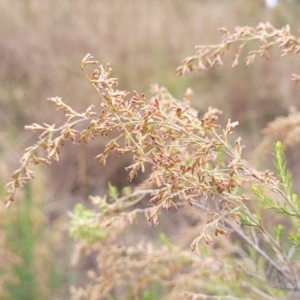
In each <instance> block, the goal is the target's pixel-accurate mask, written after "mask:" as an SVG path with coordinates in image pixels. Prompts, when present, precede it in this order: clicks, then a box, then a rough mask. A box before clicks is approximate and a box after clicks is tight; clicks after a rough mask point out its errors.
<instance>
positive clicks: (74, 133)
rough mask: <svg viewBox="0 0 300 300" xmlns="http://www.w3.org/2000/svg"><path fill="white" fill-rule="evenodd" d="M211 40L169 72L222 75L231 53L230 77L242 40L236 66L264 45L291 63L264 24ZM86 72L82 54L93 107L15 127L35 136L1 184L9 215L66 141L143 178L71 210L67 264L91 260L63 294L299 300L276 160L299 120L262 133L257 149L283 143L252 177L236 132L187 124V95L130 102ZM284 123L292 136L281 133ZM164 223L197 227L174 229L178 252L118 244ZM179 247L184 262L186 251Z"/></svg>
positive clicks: (286, 196)
mask: <svg viewBox="0 0 300 300" xmlns="http://www.w3.org/2000/svg"><path fill="white" fill-rule="evenodd" d="M220 31H221V33H222V34H223V41H222V43H220V44H218V45H204V46H197V47H196V49H197V52H196V54H195V55H193V56H191V57H188V58H186V59H185V60H184V61H183V64H182V65H181V66H180V67H179V68H178V69H177V73H178V74H180V75H184V74H185V73H187V72H198V71H201V70H204V69H208V68H211V67H213V66H214V65H216V64H218V65H222V64H223V56H224V54H225V52H226V51H227V50H228V49H229V48H232V47H234V45H237V47H236V49H235V54H234V58H233V63H232V67H233V68H234V67H236V66H237V65H238V63H239V59H240V55H241V53H242V51H243V49H244V48H245V46H246V45H247V44H248V43H252V42H253V41H256V42H257V49H255V50H252V51H250V52H248V53H246V58H245V61H246V64H247V65H250V64H251V63H253V62H254V60H255V58H256V57H257V56H260V57H265V58H267V59H269V57H270V55H269V50H270V49H271V48H272V47H275V46H278V47H279V49H280V51H281V56H287V55H290V54H293V53H295V54H297V55H299V53H300V39H299V38H296V37H295V36H293V35H291V33H290V29H289V27H288V26H286V27H284V28H282V29H279V30H278V29H275V28H274V27H272V26H271V25H270V24H268V23H267V24H259V25H258V26H257V27H255V28H250V27H238V28H236V29H235V32H234V33H230V32H229V31H228V30H227V29H225V28H222V29H220ZM97 63H98V62H97V61H95V60H94V59H93V57H92V56H91V55H90V54H88V55H87V56H86V57H85V58H84V59H83V60H82V64H81V68H82V71H83V74H84V76H85V78H86V79H87V80H88V81H89V82H90V84H91V85H92V86H93V88H94V89H95V90H96V92H97V93H98V95H99V103H98V104H95V105H92V106H90V107H88V108H87V109H86V111H84V112H77V111H75V110H74V109H73V108H72V107H70V106H68V105H67V104H65V103H64V102H63V101H62V99H61V98H59V97H52V98H49V99H48V100H49V101H50V102H51V103H53V104H54V105H55V106H56V108H57V110H59V111H61V112H62V113H64V114H65V117H66V122H65V124H63V125H61V126H56V125H55V124H53V125H49V124H36V123H35V124H32V125H31V126H26V129H27V130H31V131H36V132H39V133H40V135H39V138H38V141H37V142H36V144H34V145H33V146H31V147H28V148H27V149H26V151H25V153H24V156H23V157H22V159H21V167H20V168H19V169H18V170H16V171H15V172H14V173H13V175H12V179H11V181H10V182H9V183H8V184H7V190H8V198H7V202H6V203H7V206H9V205H10V204H11V203H12V202H13V201H14V199H15V197H16V194H17V191H18V190H19V189H20V188H21V187H22V186H23V185H24V184H25V183H27V182H28V181H29V180H31V179H32V178H33V177H34V172H33V171H32V170H31V167H30V166H31V165H33V164H42V165H48V164H50V163H51V162H52V161H58V160H59V154H60V151H61V148H62V146H63V145H64V143H65V142H67V141H70V142H72V143H74V144H79V143H88V142H89V141H90V140H93V139H97V138H101V137H107V136H108V137H109V142H108V143H107V145H106V147H105V149H104V151H102V152H101V153H99V155H97V156H96V157H95V159H96V160H97V162H98V163H99V165H100V166H101V165H104V164H105V163H106V161H107V158H108V156H109V155H110V154H112V153H113V154H114V155H117V156H123V155H128V156H130V157H131V160H132V163H131V165H129V166H127V168H126V169H127V170H128V179H129V180H133V179H134V178H135V177H139V176H140V175H141V173H142V172H145V173H146V174H147V178H146V180H145V181H144V182H143V183H142V184H141V185H139V186H137V187H135V188H126V189H124V190H123V191H122V193H119V192H118V191H117V190H116V188H114V187H113V186H110V187H109V192H108V195H107V196H104V197H99V196H98V197H91V200H92V202H93V203H94V204H95V206H96V209H95V210H88V209H86V208H84V207H83V206H82V205H77V206H76V207H75V209H74V211H73V212H72V213H71V217H72V223H71V228H70V232H71V234H72V235H73V236H74V237H75V239H76V240H77V246H76V249H75V251H74V256H73V263H74V264H76V263H77V262H78V261H79V260H80V259H82V257H83V255H84V254H85V253H91V252H96V266H95V268H94V269H93V270H91V271H90V272H89V273H88V277H89V283H88V284H87V286H85V287H72V288H71V291H72V295H73V299H81V298H82V299H103V298H105V297H108V299H110V298H111V299H113V297H114V296H115V297H117V299H132V298H134V299H140V298H143V299H151V291H150V292H146V291H147V289H149V287H150V286H151V284H153V283H158V284H159V286H160V288H161V294H165V297H166V299H176V298H177V297H178V298H184V299H240V298H241V299H246V298H247V299H249V297H251V298H253V299H258V298H259V299H278V297H280V299H282V298H284V297H288V295H289V293H298V292H299V279H298V273H299V264H298V263H297V259H298V247H299V244H300V236H299V231H298V224H299V218H300V204H299V203H300V201H299V197H298V196H297V195H296V194H294V193H293V189H292V184H291V182H292V177H291V174H290V173H289V171H288V170H287V167H286V160H285V156H284V146H285V145H286V143H287V141H286V139H285V138H288V143H289V144H290V143H291V140H292V136H296V137H295V139H294V140H296V139H297V135H296V134H295V132H298V131H299V123H296V124H295V122H294V120H295V119H299V114H298V112H297V111H295V110H294V111H293V112H292V113H291V115H290V116H288V117H285V118H283V117H281V118H280V119H277V120H275V121H273V122H272V123H271V124H269V126H268V127H267V129H266V133H267V136H266V141H273V140H274V139H275V140H276V139H277V138H278V137H283V139H282V141H277V142H276V143H275V146H274V165H275V169H274V173H273V172H271V171H268V170H266V171H261V170H258V169H257V168H255V167H254V166H252V165H250V163H249V162H248V161H247V160H245V159H244V157H243V145H242V142H241V138H233V136H234V135H233V134H232V133H233V131H234V128H235V127H236V126H237V125H238V122H236V121H231V120H228V123H227V125H226V126H224V127H223V126H221V125H220V124H218V116H219V115H220V114H221V111H220V110H219V109H216V108H211V107H210V108H208V110H207V112H206V113H205V114H204V115H201V116H200V115H198V112H197V111H195V110H194V109H193V108H192V107H191V106H190V101H191V99H192V97H193V92H192V91H191V90H190V89H187V91H186V93H185V95H184V96H183V99H181V100H179V99H175V98H174V97H173V96H172V95H171V94H170V93H169V92H168V90H167V89H166V88H164V87H159V86H158V85H153V86H152V87H151V93H152V95H151V96H149V97H147V96H146V95H144V94H139V93H137V92H135V91H134V92H133V94H132V95H130V94H129V93H128V92H127V91H120V90H118V89H117V86H118V80H117V79H116V78H113V77H112V76H111V71H112V69H111V68H110V66H109V65H107V66H105V67H104V66H100V67H99V69H95V70H94V71H92V72H90V66H91V65H92V66H93V65H95V64H97ZM292 80H293V81H294V82H298V81H300V76H299V75H297V74H292ZM292 116H293V117H292ZM288 124H290V125H291V124H293V126H290V129H289V131H288V132H286V128H288ZM281 131H284V132H286V134H285V136H283V135H282V134H281V135H280V134H279V132H281ZM145 201H146V202H147V205H145ZM268 209H272V210H268ZM169 210H170V212H166V211H169ZM175 212H176V213H175ZM174 214H176V215H178V214H182V215H183V216H184V218H185V219H187V220H194V221H195V224H196V225H195V226H185V227H183V229H182V230H181V231H180V233H179V234H178V235H179V236H178V243H176V242H171V241H170V240H169V239H168V238H167V237H166V236H165V235H164V234H161V236H160V241H161V243H160V245H153V244H151V243H150V242H149V240H148V241H147V238H145V236H144V237H143V236H142V237H141V238H140V239H136V238H135V239H133V240H134V242H133V241H131V242H130V241H128V239H126V238H125V237H126V234H127V232H128V231H130V230H133V231H134V230H137V228H138V226H137V222H139V224H140V223H141V222H142V220H141V218H140V217H139V216H140V215H142V216H143V215H144V216H145V217H146V220H147V221H148V222H150V223H151V224H153V226H157V225H158V224H159V222H160V219H161V218H162V217H164V218H168V216H169V215H174ZM270 216H272V217H273V216H274V218H275V219H276V223H277V225H276V226H275V227H274V226H272V227H271V228H270V223H269V219H270ZM186 237H189V238H190V245H191V246H190V250H191V251H189V250H188V249H186V247H185V242H184V238H186ZM203 241H204V242H205V243H204V244H203ZM205 244H206V245H205ZM214 245H216V246H214ZM207 247H208V248H207ZM216 297H217V298H216ZM235 297H240V298H235Z"/></svg>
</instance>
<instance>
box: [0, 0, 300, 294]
mask: <svg viewBox="0 0 300 300" xmlns="http://www.w3.org/2000/svg"><path fill="white" fill-rule="evenodd" d="M275 2H276V1H275ZM277 2H278V3H277V5H275V6H274V7H273V8H271V7H270V6H268V5H266V3H265V1H261V0H244V1H241V0H164V1H161V0H151V1H150V0H127V1H120V0H119V1H117V0H64V1H58V0H51V1H50V0H0V141H1V143H0V159H1V160H0V194H1V198H2V201H1V207H0V226H1V227H0V231H1V235H0V249H1V250H0V295H1V299H14V300H18V299H22V300H26V299H28V300H29V299H30V300H32V299H68V297H69V287H70V286H71V285H73V284H78V283H79V284H80V282H81V280H84V279H82V276H81V272H83V271H84V270H85V269H87V268H88V267H89V265H83V266H81V269H80V268H79V269H76V270H75V269H72V268H71V267H70V253H71V252H72V248H73V241H72V239H70V238H69V237H68V234H67V229H68V222H69V217H68V212H69V211H70V210H72V208H73V206H74V204H76V203H84V204H85V205H86V206H90V200H89V199H88V196H89V195H97V194H101V195H102V194H104V193H105V191H106V189H107V185H108V182H111V183H112V184H113V185H115V186H117V187H118V188H122V187H123V186H125V185H128V184H129V183H128V182H127V179H126V172H125V170H124V167H125V166H126V164H127V162H126V161H125V160H124V159H120V160H115V159H112V160H110V161H109V163H108V164H107V166H106V167H103V168H99V167H98V166H97V164H95V161H94V159H93V157H94V156H95V155H97V154H99V153H100V152H101V149H103V146H104V145H105V143H106V140H105V139H99V140H97V141H95V142H93V143H90V144H88V145H84V146H74V145H66V146H65V147H64V151H62V153H61V161H60V162H59V163H58V164H53V165H51V166H50V167H48V168H46V169H42V168H38V169H36V172H37V173H36V179H35V180H34V182H33V183H32V184H30V185H29V186H27V187H26V188H24V190H23V192H22V194H21V195H20V197H19V198H20V199H19V200H20V201H18V202H17V203H16V204H15V205H13V207H12V208H11V209H9V210H8V211H7V210H5V209H4V208H3V203H4V200H5V182H7V181H8V179H9V176H10V174H11V172H12V171H13V170H15V169H16V168H18V165H19V160H20V158H21V156H22V153H23V151H24V149H25V148H26V147H28V146H29V145H31V144H32V143H34V141H35V140H36V138H37V136H36V135H34V134H33V133H31V132H25V131H24V126H25V125H28V124H31V123H33V122H36V123H42V122H46V123H48V124H54V123H56V124H59V123H61V122H63V121H64V116H63V115H62V114H61V113H60V112H57V111H56V109H55V108H54V107H53V106H52V105H51V103H49V102H47V101H46V98H48V97H51V96H60V97H62V98H63V101H65V102H66V103H67V104H69V105H70V106H72V107H73V108H75V109H77V110H79V111H80V110H82V111H84V110H85V108H86V107H87V106H88V105H90V104H96V106H97V105H99V99H98V97H97V94H96V93H95V91H94V90H93V89H92V88H91V86H90V84H89V83H88V82H87V80H86V79H84V77H83V75H82V73H81V70H80V62H81V60H82V58H83V57H84V56H85V55H86V54H87V53H91V54H92V55H93V56H94V57H95V59H97V60H99V62H100V63H101V64H106V63H107V62H109V63H110V65H111V66H112V68H113V70H114V71H113V75H114V77H117V78H119V82H120V89H125V90H128V91H132V90H137V91H138V92H140V93H141V92H144V93H145V94H146V95H147V94H149V92H148V90H149V87H150V84H152V83H158V84H159V85H161V86H165V87H167V88H168V89H169V91H170V92H171V93H172V94H173V95H174V96H175V97H178V98H180V97H182V96H183V94H184V92H185V90H186V89H187V88H188V87H191V88H192V89H193V90H194V92H195V97H194V100H193V103H192V104H193V106H194V107H195V108H197V109H198V110H199V111H200V115H201V113H204V112H205V111H206V110H207V108H208V106H213V107H217V108H219V109H221V110H222V111H223V112H224V113H223V116H222V119H221V120H220V122H226V120H227V119H228V118H231V119H232V120H237V121H239V123H240V126H239V127H238V128H237V133H236V134H237V135H239V136H241V137H242V139H243V144H245V145H246V150H245V155H246V157H247V159H249V160H251V161H254V162H255V163H256V164H257V165H258V167H261V168H265V167H271V165H270V161H272V157H271V155H270V153H271V151H272V150H271V149H269V151H268V152H267V153H261V155H260V157H259V158H260V160H257V155H255V157H254V155H253V153H255V150H256V147H257V146H258V145H259V143H260V141H261V140H262V139H263V134H262V129H263V128H264V127H265V126H266V125H267V123H268V122H270V121H272V120H274V119H275V118H276V117H277V116H279V115H287V114H288V110H289V108H290V107H291V106H294V107H296V108H298V109H299V108H300V104H299V103H300V102H299V100H298V99H299V95H300V89H299V87H297V86H296V87H295V86H294V85H293V84H292V83H291V82H290V80H289V78H290V75H291V73H293V72H299V60H298V58H297V57H290V58H285V59H282V58H280V55H279V51H276V50H274V51H272V53H271V54H272V58H271V62H268V61H264V60H257V61H256V62H255V63H254V65H252V66H251V67H249V68H247V67H246V66H245V65H244V63H243V62H241V63H240V65H239V66H238V67H237V68H236V69H234V70H231V68H230V59H231V57H232V53H229V54H228V56H227V57H228V63H226V64H225V66H224V67H222V68H221V67H215V68H213V69H212V70H209V71H206V72H203V73H201V74H198V75H197V76H192V75H191V76H185V77H178V76H177V75H176V74H175V69H176V67H177V66H179V65H180V63H181V61H182V59H183V58H184V57H186V56H189V55H192V54H193V53H194V46H195V45H197V44H207V43H209V44H211V43H219V42H221V35H220V34H219V33H218V31H217V29H218V28H220V27H223V26H224V27H227V28H228V29H229V30H233V29H234V27H235V26H246V25H247V26H256V25H258V23H259V22H266V21H269V22H270V23H272V24H273V25H274V26H275V27H278V28H281V27H283V26H285V25H286V24H290V26H291V31H292V33H294V34H295V35H297V34H298V29H299V28H300V19H299V15H300V3H299V1H277ZM275 4H276V3H275ZM270 5H272V4H270ZM287 155H288V164H289V166H290V168H291V170H292V173H293V174H294V180H295V181H296V182H297V180H299V179H300V171H299V170H300V169H299V164H298V160H299V151H298V150H296V149H287ZM137 183H138V182H133V183H131V184H132V185H134V184H137ZM295 188H296V190H297V191H298V192H299V191H300V189H299V188H298V187H297V184H296V185H295ZM2 249H3V250H2ZM87 264H88V263H87ZM9 277H11V278H9ZM10 279H12V280H13V281H11V280H10Z"/></svg>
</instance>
